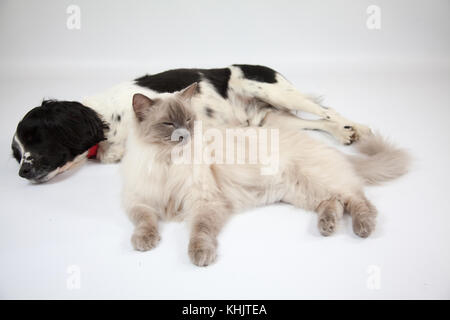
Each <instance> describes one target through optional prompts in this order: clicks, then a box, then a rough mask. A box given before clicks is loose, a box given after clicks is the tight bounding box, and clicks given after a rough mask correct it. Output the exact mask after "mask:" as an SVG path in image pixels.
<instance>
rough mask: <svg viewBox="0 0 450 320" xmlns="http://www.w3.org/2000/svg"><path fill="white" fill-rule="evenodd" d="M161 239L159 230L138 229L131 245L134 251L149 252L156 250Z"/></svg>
mask: <svg viewBox="0 0 450 320" xmlns="http://www.w3.org/2000/svg"><path fill="white" fill-rule="evenodd" d="M160 240H161V237H160V236H159V232H158V230H156V229H154V228H151V229H147V228H146V229H144V228H142V229H136V230H135V231H134V233H133V236H132V237H131V243H132V244H133V247H134V249H136V250H138V251H148V250H150V249H153V248H155V247H156V246H157V245H158V243H159V241H160Z"/></svg>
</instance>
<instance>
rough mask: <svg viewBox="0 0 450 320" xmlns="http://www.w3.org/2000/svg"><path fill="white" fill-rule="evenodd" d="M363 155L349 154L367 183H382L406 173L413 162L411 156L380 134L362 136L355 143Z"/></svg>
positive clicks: (358, 172) (354, 165)
mask: <svg viewBox="0 0 450 320" xmlns="http://www.w3.org/2000/svg"><path fill="white" fill-rule="evenodd" d="M355 146H356V148H357V149H358V151H359V152H360V153H361V155H356V156H355V155H349V156H348V158H349V159H350V161H351V163H352V164H353V167H354V168H355V170H356V172H357V174H358V175H359V176H360V177H362V178H363V179H364V182H365V183H366V184H371V185H375V184H380V183H382V182H385V181H389V180H392V179H396V178H398V177H401V176H402V175H404V174H406V173H407V172H408V170H409V166H410V163H411V156H410V155H409V153H408V152H407V151H406V150H404V149H400V148H397V147H395V146H394V145H392V144H391V143H390V142H388V141H387V140H386V139H385V138H383V137H382V136H380V135H379V134H368V135H364V136H363V137H361V139H360V141H359V142H358V143H357V144H356V145H355Z"/></svg>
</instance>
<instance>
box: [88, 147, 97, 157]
mask: <svg viewBox="0 0 450 320" xmlns="http://www.w3.org/2000/svg"><path fill="white" fill-rule="evenodd" d="M97 150H98V143H97V144H96V145H95V146H93V147H90V148H89V150H88V155H87V157H88V159H95V158H96V157H97Z"/></svg>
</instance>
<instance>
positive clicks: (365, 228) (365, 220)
mask: <svg viewBox="0 0 450 320" xmlns="http://www.w3.org/2000/svg"><path fill="white" fill-rule="evenodd" d="M375 224H376V222H375V217H371V216H357V217H354V218H353V231H354V232H355V234H356V235H357V236H360V237H361V238H367V237H368V236H370V234H371V233H372V231H373V230H374V229H375Z"/></svg>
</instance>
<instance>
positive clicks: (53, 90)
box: [0, 0, 450, 299]
mask: <svg viewBox="0 0 450 320" xmlns="http://www.w3.org/2000/svg"><path fill="white" fill-rule="evenodd" d="M70 5H76V6H77V7H78V8H79V9H80V29H69V28H68V27H67V20H68V19H70V16H71V13H67V9H68V7H69V6H70ZM370 5H376V6H378V7H379V9H380V10H381V25H380V26H381V28H380V29H376V30H373V29H369V28H368V27H367V25H366V22H367V19H368V18H369V15H368V14H367V12H366V10H367V8H368V7H369V6H370ZM449 9H450V1H448V0H442V1H437V0H433V1H406V0H405V1H403V0H401V1H400V0H396V1H392V0H383V1H381V0H378V1H365V0H354V1H350V0H345V1H332V0H328V1H312V0H311V1H288V0H278V1H267V0H266V1H234V0H230V1H222V2H217V1H104V0H103V1H87V0H83V1H82V0H73V1H33V2H31V1H22V0H19V1H17V0H15V1H4V0H2V1H0V44H1V50H0V97H1V98H2V105H1V108H0V112H1V117H0V130H1V133H2V134H1V135H0V150H2V151H1V152H0V161H1V163H2V165H1V166H0V170H1V171H0V175H1V182H0V197H1V203H2V204H3V205H2V209H1V210H0V297H1V298H8V299H9V298H66V299H72V298H75V299H77V298H156V299H158V298H185V299H189V298H193V299H197V298H211V299H215V298H237V299H240V298H272V299H281V298H286V299H294V298H373V299H380V298H446V299H448V298H450V273H449V272H448V270H450V250H449V249H450V245H449V243H450V216H449V211H450V210H449V209H450V203H449V201H448V191H447V188H448V181H449V178H450V174H449V169H448V163H449V162H450V152H449V150H448V141H449V136H450V134H449V133H450V129H449V125H448V121H449V119H450V117H449V116H450V111H449V110H450V108H449V106H450V91H449V85H450V59H449V57H450V41H449V39H450V22H449V19H448V14H449V12H450V10H449ZM231 63H248V64H265V65H269V66H271V67H273V68H275V69H277V70H278V71H280V72H281V73H282V74H283V75H285V76H286V77H287V78H288V79H290V80H291V81H292V82H293V83H294V84H295V85H296V86H297V87H298V88H299V89H300V90H301V91H304V92H305V93H317V94H323V95H324V97H325V103H326V104H327V105H330V106H332V107H333V108H335V109H337V110H338V111H339V112H341V113H342V114H344V115H345V116H347V117H349V118H350V119H352V120H356V121H359V122H363V123H367V124H368V125H370V126H372V127H373V128H376V129H379V130H380V131H382V132H383V133H385V134H386V135H389V136H390V137H392V139H393V140H394V141H396V142H397V143H398V144H400V145H403V146H405V147H407V148H409V149H410V150H411V152H412V154H413V156H414V158H415V162H414V168H413V170H412V172H411V173H410V174H409V175H408V176H406V177H404V178H402V179H400V180H399V181H396V182H393V183H390V184H388V185H386V186H381V187H377V188H370V189H368V196H369V198H370V199H371V200H372V201H373V202H374V204H375V205H376V206H377V207H378V209H379V212H380V214H379V226H378V229H377V230H376V232H375V233H374V234H373V236H372V237H371V238H369V239H366V240H362V239H359V238H357V237H356V236H355V235H353V233H352V231H351V221H350V219H348V218H346V219H344V221H343V223H342V225H341V226H340V229H339V230H338V232H337V234H336V235H334V236H332V237H329V238H323V237H321V236H320V235H319V233H318V231H317V228H316V222H317V220H316V218H317V217H316V216H315V215H314V214H312V213H309V212H304V211H301V210H297V209H294V208H292V207H289V206H284V205H274V206H270V207H266V208H259V209H255V210H252V211H251V212H247V213H245V214H242V215H238V216H236V217H235V218H234V219H232V220H231V222H230V223H229V224H228V225H227V227H226V228H225V230H224V231H223V233H222V234H221V235H220V239H219V242H220V248H219V259H218V261H217V263H216V264H214V265H213V266H210V267H208V268H203V269H200V268H197V267H194V266H192V265H191V264H190V262H189V259H188V256H187V243H188V229H187V226H186V225H184V224H176V223H169V224H163V225H162V231H161V233H162V242H161V244H160V246H159V247H158V248H156V249H155V250H154V251H151V252H146V253H138V252H134V251H133V250H132V248H131V244H130V242H129V238H130V236H131V232H132V226H131V224H130V223H129V222H128V221H127V218H126V217H125V214H124V213H123V212H122V209H121V208H120V202H119V193H120V179H119V175H118V165H100V164H97V163H95V162H91V163H89V164H88V165H87V166H85V167H83V168H81V169H80V170H77V171H76V172H72V173H70V174H66V175H62V176H60V177H58V178H56V179H55V180H53V181H51V182H50V183H47V184H43V185H31V184H29V183H28V182H27V181H25V180H23V179H21V178H19V176H18V175H17V171H18V166H17V164H16V163H15V161H14V160H13V159H12V157H11V151H10V142H11V138H12V136H13V133H14V131H15V127H16V125H17V122H18V121H19V120H20V119H21V118H22V117H23V115H24V114H25V112H26V111H28V110H29V109H30V108H31V107H34V106H37V105H39V104H40V102H41V100H42V99H43V98H58V99H74V100H79V99H81V98H82V97H84V96H87V95H90V94H92V93H95V92H98V91H99V90H102V89H105V88H107V87H109V86H110V85H113V84H116V83H118V82H120V81H124V80H129V79H132V78H134V77H137V76H140V75H142V74H143V73H147V72H148V73H156V72H159V71H163V70H166V69H168V68H175V67H222V66H226V65H228V64H231ZM315 135H316V136H317V134H315ZM327 141H330V143H332V142H331V140H330V139H328V140H327ZM274 230H275V231H274ZM77 279H78V280H79V282H78V281H77ZM78 284H79V287H78V286H77V285H78ZM74 286H75V287H74Z"/></svg>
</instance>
